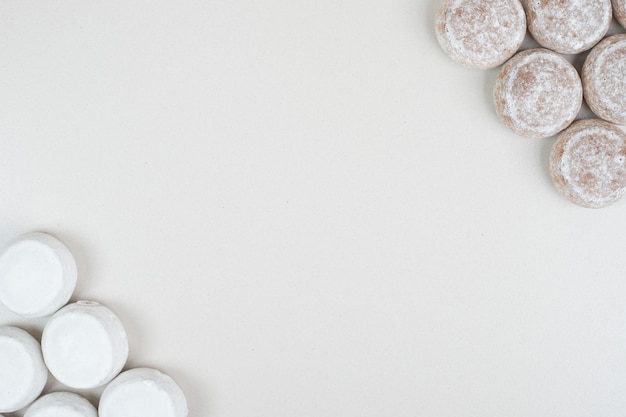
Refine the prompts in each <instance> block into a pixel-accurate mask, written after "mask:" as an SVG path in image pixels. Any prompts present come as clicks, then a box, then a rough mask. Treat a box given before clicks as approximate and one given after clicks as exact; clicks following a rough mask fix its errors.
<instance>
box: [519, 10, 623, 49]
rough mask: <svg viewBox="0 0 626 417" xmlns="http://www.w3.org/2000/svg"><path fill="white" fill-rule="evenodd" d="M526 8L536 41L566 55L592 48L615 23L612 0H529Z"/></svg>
mask: <svg viewBox="0 0 626 417" xmlns="http://www.w3.org/2000/svg"><path fill="white" fill-rule="evenodd" d="M524 8H525V10H526V16H527V18H528V31H529V32H530V33H531V35H533V37H534V38H535V40H536V41H537V42H539V44H540V45H541V46H543V47H545V48H549V49H552V50H553V51H555V52H559V53H562V54H577V53H579V52H583V51H586V50H587V49H590V48H592V47H593V46H594V45H595V44H596V43H598V42H599V41H600V40H601V39H602V38H603V37H604V35H605V34H606V32H607V30H608V29H609V25H610V24H611V16H612V8H611V0H525V1H524Z"/></svg>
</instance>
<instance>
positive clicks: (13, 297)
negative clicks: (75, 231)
mask: <svg viewBox="0 0 626 417" xmlns="http://www.w3.org/2000/svg"><path fill="white" fill-rule="evenodd" d="M76 280H77V271H76V263H75V261H74V257H73V256H72V254H71V253H70V251H69V250H68V249H67V247H66V246H65V245H64V244H63V243H61V242H60V241H59V240H57V239H56V238H54V237H53V236H50V235H48V234H46V233H29V234H26V235H23V236H20V237H19V238H17V239H15V240H14V241H13V242H12V243H11V244H9V246H8V247H7V248H6V249H4V251H3V252H2V254H0V302H2V304H4V305H5V306H6V307H7V308H8V309H9V310H11V311H13V312H14V313H16V314H19V315H21V316H24V317H43V316H47V315H50V314H52V313H54V312H55V311H57V310H58V309H59V308H61V307H62V306H64V305H65V304H66V303H67V302H68V300H69V299H70V297H71V295H72V293H73V291H74V288H75V286H76Z"/></svg>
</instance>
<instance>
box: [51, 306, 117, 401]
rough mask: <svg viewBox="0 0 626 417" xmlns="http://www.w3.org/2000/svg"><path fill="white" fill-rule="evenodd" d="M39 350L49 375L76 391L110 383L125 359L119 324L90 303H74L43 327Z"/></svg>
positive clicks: (110, 314) (109, 313)
mask: <svg viewBox="0 0 626 417" xmlns="http://www.w3.org/2000/svg"><path fill="white" fill-rule="evenodd" d="M41 348H42V350H43V357H44V360H45V362H46V365H47V366H48V369H49V370H50V372H51V373H52V375H54V376H55V378H56V379H58V380H59V381H60V382H62V383H63V384H65V385H67V386H69V387H72V388H79V389H91V388H96V387H99V386H102V385H104V384H106V383H107V382H109V381H111V380H112V379H113V378H114V377H115V376H116V375H117V374H118V373H119V372H120V371H121V370H122V368H123V367H124V364H125V363H126V360H127V359H128V338H127V336H126V331H125V330H124V327H123V325H122V323H121V322H120V320H119V319H118V318H117V316H116V315H115V314H114V313H113V312H112V311H111V310H109V309H108V308H107V307H105V306H103V305H101V304H99V303H96V302H94V301H78V302H76V303H73V304H69V305H67V306H65V307H63V308H62V309H61V310H59V311H58V312H57V313H55V314H54V315H53V316H52V317H51V318H50V320H49V321H48V323H47V324H46V326H45V327H44V330H43V335H42V338H41Z"/></svg>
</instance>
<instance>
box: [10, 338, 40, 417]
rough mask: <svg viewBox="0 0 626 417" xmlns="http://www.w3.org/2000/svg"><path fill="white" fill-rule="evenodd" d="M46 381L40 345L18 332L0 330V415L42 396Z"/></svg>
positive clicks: (24, 405) (33, 339) (15, 409)
mask: <svg viewBox="0 0 626 417" xmlns="http://www.w3.org/2000/svg"><path fill="white" fill-rule="evenodd" d="M47 380H48V370H47V369H46V366H45V364H44V361H43V358H42V357H41V347H40V345H39V342H37V340H35V338H34V337H33V336H31V335H30V334H29V333H28V332H26V331H25V330H22V329H20V328H17V327H14V326H2V327H0V413H11V412H13V411H17V410H19V409H21V408H23V407H26V406H27V405H28V404H30V403H31V402H33V401H34V400H35V399H36V398H37V397H38V396H39V394H41V391H43V388H44V386H45V385H46V382H47Z"/></svg>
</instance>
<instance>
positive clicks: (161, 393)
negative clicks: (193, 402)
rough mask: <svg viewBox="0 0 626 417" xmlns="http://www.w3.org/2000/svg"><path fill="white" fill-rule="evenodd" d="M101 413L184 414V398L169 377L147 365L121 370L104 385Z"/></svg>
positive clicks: (106, 416) (117, 416) (128, 416)
mask: <svg viewBox="0 0 626 417" xmlns="http://www.w3.org/2000/svg"><path fill="white" fill-rule="evenodd" d="M98 413H99V415H100V417H143V416H150V417H186V416H187V400H186V399H185V395H184V394H183V391H182V390H181V389H180V387H179V386H178V385H177V384H176V382H174V380H173V379H172V378H170V377H169V376H167V375H165V374H164V373H162V372H160V371H157V370H155V369H150V368H135V369H131V370H128V371H125V372H122V373H121V374H120V375H119V376H118V377H117V378H115V379H114V380H113V381H111V383H110V384H109V385H108V386H107V387H106V388H105V389H104V392H103V393H102V397H101V398H100V405H99V406H98Z"/></svg>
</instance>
